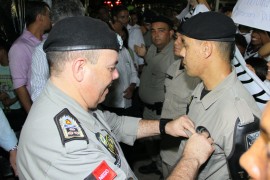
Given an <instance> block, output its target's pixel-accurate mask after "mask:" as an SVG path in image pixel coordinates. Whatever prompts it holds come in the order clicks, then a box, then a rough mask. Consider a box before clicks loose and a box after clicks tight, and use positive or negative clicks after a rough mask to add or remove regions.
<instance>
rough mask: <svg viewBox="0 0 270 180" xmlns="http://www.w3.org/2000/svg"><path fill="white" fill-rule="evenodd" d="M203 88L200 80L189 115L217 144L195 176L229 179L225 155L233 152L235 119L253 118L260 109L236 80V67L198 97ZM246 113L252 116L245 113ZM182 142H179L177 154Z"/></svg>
mask: <svg viewBox="0 0 270 180" xmlns="http://www.w3.org/2000/svg"><path fill="white" fill-rule="evenodd" d="M203 88H204V86H203V83H201V84H199V85H198V86H197V87H196V89H195V90H194V92H193V100H192V102H191V104H190V107H189V113H188V116H189V118H190V119H191V120H192V121H194V123H195V128H196V127H198V126H203V127H205V128H206V129H207V130H208V131H209V133H210V135H211V137H212V138H213V139H214V142H215V144H217V145H218V146H217V145H215V148H216V149H215V151H214V153H213V154H212V155H211V157H210V159H209V161H207V164H206V165H205V166H204V168H203V169H202V171H200V173H199V174H198V179H212V180H217V179H230V176H229V172H228V167H227V163H226V157H228V156H229V155H230V152H231V151H232V145H233V135H234V127H235V123H236V120H237V119H240V120H241V119H242V120H243V118H248V119H250V118H252V119H253V115H255V116H257V117H258V118H260V117H261V111H260V109H259V108H258V106H257V105H256V102H255V100H254V99H253V97H252V96H251V95H250V93H249V92H248V91H247V90H246V89H245V87H244V86H243V85H242V83H241V82H240V81H239V80H238V79H237V76H236V72H235V70H233V72H231V73H230V74H229V76H228V77H227V78H226V79H225V80H224V81H222V82H221V83H220V84H219V85H218V86H217V87H216V88H215V89H213V90H212V91H210V92H209V93H208V94H207V95H205V96H204V97H203V98H202V100H201V99H200V97H201V92H202V90H203ZM243 112H244V113H243ZM245 113H246V114H251V115H250V116H246V115H245ZM185 141H186V140H185ZM185 141H184V140H183V141H182V142H181V145H180V148H179V153H180V155H181V154H182V152H183V148H184V146H185Z"/></svg>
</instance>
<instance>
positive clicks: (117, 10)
mask: <svg viewBox="0 0 270 180" xmlns="http://www.w3.org/2000/svg"><path fill="white" fill-rule="evenodd" d="M121 11H128V8H127V7H126V6H123V5H120V6H115V7H114V8H113V9H112V17H114V16H117V15H118V14H119V13H120V12H121Z"/></svg>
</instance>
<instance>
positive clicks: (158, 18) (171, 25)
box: [151, 16, 173, 28]
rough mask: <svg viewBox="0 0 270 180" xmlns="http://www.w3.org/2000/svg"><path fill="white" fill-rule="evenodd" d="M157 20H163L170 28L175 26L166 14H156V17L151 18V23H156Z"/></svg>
mask: <svg viewBox="0 0 270 180" xmlns="http://www.w3.org/2000/svg"><path fill="white" fill-rule="evenodd" d="M155 22H163V23H166V24H168V26H169V27H170V28H173V22H172V21H171V20H170V19H169V18H167V17H165V16H155V17H153V18H152V19H151V23H155Z"/></svg>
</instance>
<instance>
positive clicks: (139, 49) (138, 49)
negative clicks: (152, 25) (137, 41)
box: [134, 44, 146, 57]
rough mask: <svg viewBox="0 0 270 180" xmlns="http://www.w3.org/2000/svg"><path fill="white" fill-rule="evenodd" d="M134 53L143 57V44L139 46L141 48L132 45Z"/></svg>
mask: <svg viewBox="0 0 270 180" xmlns="http://www.w3.org/2000/svg"><path fill="white" fill-rule="evenodd" d="M134 51H135V53H136V54H137V55H138V56H140V57H144V56H145V54H146V48H145V45H144V44H141V46H138V45H134Z"/></svg>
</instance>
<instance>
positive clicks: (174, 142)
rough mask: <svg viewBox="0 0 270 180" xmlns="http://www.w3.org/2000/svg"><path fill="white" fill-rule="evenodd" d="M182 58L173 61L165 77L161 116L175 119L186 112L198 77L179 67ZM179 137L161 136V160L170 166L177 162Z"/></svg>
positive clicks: (197, 82)
mask: <svg viewBox="0 0 270 180" xmlns="http://www.w3.org/2000/svg"><path fill="white" fill-rule="evenodd" d="M181 61H182V60H178V61H176V62H174V63H173V64H172V65H171V66H170V67H169V69H168V71H167V75H166V79H165V101H164V103H163V108H162V113H161V118H164V119H175V118H178V117H180V116H182V115H185V114H186V111H187V105H188V104H189V103H190V100H191V95H192V92H193V90H194V89H195V87H196V86H197V85H198V84H199V82H200V79H199V78H194V77H190V76H189V75H187V73H186V70H185V69H180V64H181ZM180 141H181V138H176V137H172V136H162V139H161V152H160V155H161V157H162V161H164V162H166V163H167V164H169V165H170V166H173V165H175V163H176V162H177V158H176V157H177V156H178V149H179V144H180Z"/></svg>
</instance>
